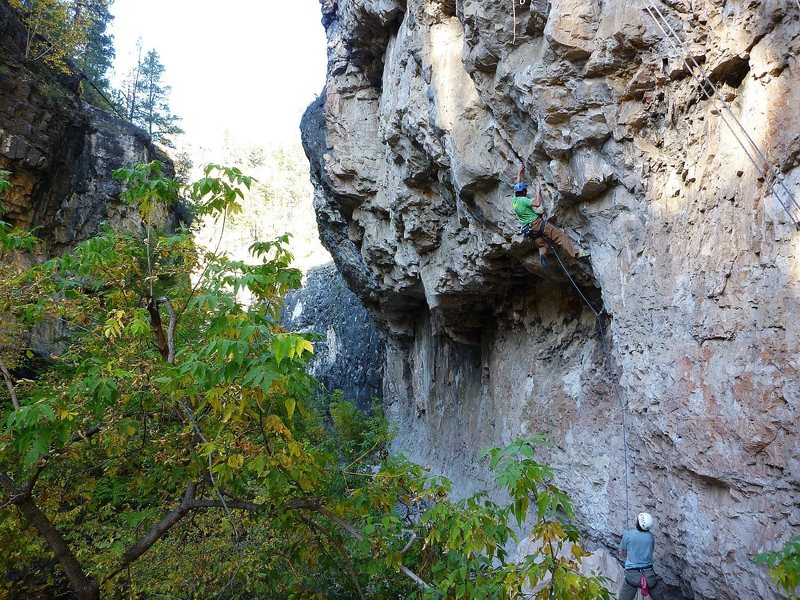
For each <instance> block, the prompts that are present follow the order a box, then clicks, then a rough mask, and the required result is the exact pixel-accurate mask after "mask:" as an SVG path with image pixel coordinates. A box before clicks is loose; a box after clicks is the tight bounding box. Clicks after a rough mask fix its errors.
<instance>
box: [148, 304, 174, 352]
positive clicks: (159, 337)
mask: <svg viewBox="0 0 800 600" xmlns="http://www.w3.org/2000/svg"><path fill="white" fill-rule="evenodd" d="M147 312H149V313H150V328H151V329H152V330H153V334H154V335H155V336H156V341H157V342H158V351H159V352H160V353H161V358H163V359H164V360H167V359H168V358H169V342H168V341H167V336H166V335H165V334H164V324H163V323H162V322H161V314H160V313H159V312H158V304H157V303H156V301H155V300H154V299H153V297H152V296H151V297H150V298H148V299H147Z"/></svg>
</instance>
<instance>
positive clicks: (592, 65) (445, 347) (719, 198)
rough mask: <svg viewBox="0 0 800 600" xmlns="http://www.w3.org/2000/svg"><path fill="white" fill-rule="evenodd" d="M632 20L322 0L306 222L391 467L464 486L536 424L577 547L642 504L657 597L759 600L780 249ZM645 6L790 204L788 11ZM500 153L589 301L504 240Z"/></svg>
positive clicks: (781, 513)
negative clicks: (569, 259) (403, 458)
mask: <svg viewBox="0 0 800 600" xmlns="http://www.w3.org/2000/svg"><path fill="white" fill-rule="evenodd" d="M649 5H650V0H644V1H643V2H641V3H631V2H626V1H624V0H608V1H606V2H599V1H597V0H589V1H582V0H551V1H549V2H544V1H541V0H523V1H522V2H519V1H515V2H511V1H510V0H509V1H508V2H486V1H478V0H407V1H402V0H338V1H337V0H322V9H323V23H324V25H325V27H326V29H327V33H328V37H329V69H328V79H327V82H326V86H325V90H324V93H323V94H322V95H321V96H320V98H319V99H318V100H317V101H316V102H315V103H314V104H313V105H312V106H311V107H309V110H308V112H307V113H306V116H305V118H304V124H303V135H304V145H305V147H306V151H307V153H308V154H309V157H310V159H311V162H312V179H313V181H314V184H315V186H316V197H315V208H316V210H317V218H318V222H319V226H320V230H321V236H322V240H323V243H324V244H325V245H326V247H327V248H328V249H329V250H330V251H331V253H332V255H333V256H334V259H335V261H336V264H337V266H338V267H339V269H340V270H341V271H342V273H343V275H344V278H345V280H346V281H347V283H348V285H349V286H350V287H351V288H352V289H353V290H354V291H355V292H356V293H357V294H358V295H359V296H360V298H361V299H362V301H363V302H364V304H365V305H366V306H367V307H368V308H369V310H370V311H371V312H372V314H373V316H374V317H375V318H376V320H377V322H378V323H379V326H380V327H381V329H382V331H383V332H384V333H385V335H386V340H387V349H386V363H385V365H386V367H385V384H384V397H385V401H386V402H387V403H388V406H389V412H390V414H391V415H392V416H393V417H394V418H395V419H396V420H397V422H398V424H399V427H400V437H399V439H398V442H397V444H398V446H399V447H402V448H404V449H405V451H406V452H408V453H409V454H410V455H411V457H412V458H415V459H417V460H420V461H422V462H425V463H427V464H429V465H431V466H432V467H433V468H435V469H437V470H438V471H440V472H442V473H444V474H446V475H449V476H450V477H452V478H453V479H454V480H455V481H456V483H457V484H458V485H459V486H460V490H461V491H462V492H467V491H469V490H470V489H471V488H473V487H475V486H483V485H486V475H485V473H486V471H485V466H484V465H481V464H478V463H477V462H476V459H475V456H476V453H477V452H478V451H480V450H481V449H483V448H484V447H486V446H488V445H496V444H502V443H505V442H508V441H509V440H511V439H513V438H514V437H516V436H518V435H524V434H526V433H532V432H544V433H546V434H547V435H548V436H549V438H550V439H551V441H552V446H551V447H550V448H549V449H548V450H547V451H546V452H545V454H546V458H547V460H549V461H550V463H551V464H552V465H553V466H554V467H555V468H556V470H557V472H558V477H559V482H560V483H561V484H562V485H563V487H565V488H566V489H567V490H568V491H569V492H570V493H571V494H572V495H573V497H574V498H575V500H576V504H577V508H578V511H579V516H580V519H581V522H582V523H583V524H584V526H585V529H586V535H587V537H588V538H589V539H590V540H591V541H592V542H593V543H594V544H596V545H597V546H598V547H599V548H604V547H605V548H610V549H613V548H614V547H615V546H616V543H617V541H618V540H619V536H620V535H621V533H622V531H623V529H624V528H625V527H626V526H627V524H628V523H627V522H628V521H630V520H631V519H632V516H633V515H634V514H635V513H636V512H638V511H639V510H640V509H647V510H649V511H651V512H653V513H654V514H655V515H656V517H657V524H656V528H655V531H656V536H657V545H656V558H657V561H658V564H659V566H660V571H661V573H662V574H663V577H664V579H665V581H666V583H667V584H668V586H669V589H670V593H671V594H672V597H675V598H719V599H738V598H773V597H780V596H779V595H778V594H777V593H776V592H775V591H774V589H773V588H772V586H771V584H770V582H769V578H768V577H767V575H766V573H765V571H764V570H763V569H762V568H760V567H757V566H755V565H753V564H752V562H751V558H752V556H753V555H754V554H756V553H757V552H759V551H761V550H763V549H765V548H774V547H776V546H778V545H780V544H781V543H782V542H784V541H785V540H787V539H788V538H789V537H791V536H792V535H797V534H798V533H800V459H799V458H798V456H800V452H798V449H799V448H798V441H799V440H800V436H799V432H798V429H799V428H800V425H799V424H800V419H799V418H798V417H800V410H799V409H798V401H799V400H800V378H798V377H797V369H798V367H800V339H798V338H799V334H800V325H798V319H797V316H796V315H795V314H794V312H793V311H794V309H795V308H796V307H797V306H798V296H799V295H800V292H799V290H800V267H798V265H799V264H800V233H798V232H796V231H795V228H794V226H793V224H792V223H791V220H790V219H789V218H788V217H787V215H786V213H785V212H784V211H783V209H782V208H781V203H780V199H779V198H776V197H775V196H774V195H773V194H772V192H771V190H770V187H769V186H768V185H767V182H766V181H765V177H764V175H763V172H760V171H759V170H757V169H756V168H755V167H754V166H753V164H752V163H751V162H750V161H749V160H748V158H747V155H746V154H745V153H744V151H743V150H742V148H741V147H740V145H739V144H738V143H737V141H736V139H735V138H734V136H733V135H732V134H731V132H730V130H729V129H728V128H727V127H726V125H725V122H724V121H723V117H726V118H727V120H728V121H729V122H732V119H731V117H730V116H729V115H727V114H726V113H724V112H723V113H722V114H720V111H719V110H718V109H717V108H715V104H714V102H712V101H710V100H708V99H707V98H706V97H705V96H704V95H703V93H702V92H701V89H700V86H699V85H698V83H697V81H696V80H695V79H693V78H692V77H691V76H690V75H689V72H688V69H687V68H686V67H685V66H684V64H683V62H682V61H681V60H680V55H679V53H678V52H677V51H676V49H675V48H673V47H671V46H670V44H669V42H668V41H667V39H666V38H665V37H664V34H663V32H662V31H661V30H660V29H659V27H658V26H657V24H656V21H655V20H654V18H653V15H652V14H651V13H649V12H648V11H647V10H645V7H646V6H649ZM655 6H657V7H658V9H659V10H661V11H663V12H664V14H665V16H666V19H667V21H668V23H669V26H670V27H671V28H673V29H674V30H675V32H676V33H677V35H678V36H679V37H680V39H681V40H682V41H683V42H684V43H685V44H686V48H687V49H688V53H689V54H690V55H691V56H692V57H693V58H695V59H696V60H697V61H698V62H699V63H700V64H702V65H703V68H704V70H705V71H706V73H707V74H708V76H709V78H710V80H711V81H713V82H714V84H715V86H716V91H715V92H712V94H713V97H714V98H715V99H716V100H717V101H720V100H725V101H726V102H729V103H730V104H731V107H732V112H733V113H734V114H735V115H736V116H737V117H738V118H739V119H741V121H742V122H743V123H744V124H745V126H746V127H747V129H748V132H749V135H751V136H752V138H753V140H754V141H755V142H756V143H757V144H758V145H759V146H760V148H762V149H763V151H764V153H765V155H766V156H767V157H768V159H769V161H771V162H772V163H773V164H774V165H775V167H776V169H777V171H778V172H779V173H780V177H781V178H782V179H783V180H784V181H785V185H786V187H787V188H788V189H789V190H790V192H791V193H792V194H793V195H794V196H795V197H796V198H797V197H798V182H800V168H798V159H800V126H799V125H800V121H799V120H798V116H797V111H796V106H797V105H798V102H800V81H799V78H798V74H799V73H798V62H797V56H798V50H800V25H798V23H800V14H798V13H799V12H800V11H799V9H798V7H797V6H796V5H795V4H793V3H791V2H783V1H778V0H749V1H747V2H741V1H738V0H735V1H728V2H724V3H723V2H718V1H716V0H696V1H694V2H691V3H690V2H688V1H685V0H669V1H667V2H666V3H659V4H656V5H655ZM740 137H741V134H740ZM518 161H522V162H524V164H525V166H526V171H527V173H528V174H529V175H530V176H531V177H535V178H536V179H537V180H538V181H539V182H540V183H541V185H542V188H543V191H544V194H545V197H546V203H547V205H548V209H549V214H550V216H551V218H553V219H554V220H555V221H556V222H557V223H558V224H559V225H560V226H562V227H563V228H564V229H566V230H568V231H570V232H573V233H574V235H575V237H576V239H577V240H578V241H579V242H580V243H581V245H582V246H584V247H586V248H588V249H589V250H591V252H592V260H591V267H592V273H591V274H587V273H585V272H581V271H580V270H579V269H578V267H576V266H575V265H572V264H569V263H568V264H567V267H568V268H569V269H570V271H571V272H573V273H574V275H575V276H576V277H577V279H578V282H579V283H580V285H581V287H582V289H583V292H584V293H585V294H586V296H587V300H588V301H589V302H591V303H593V306H594V310H590V309H589V308H588V307H587V304H586V303H584V302H583V300H582V299H581V298H580V297H579V296H578V294H577V293H576V292H575V289H574V288H573V287H572V285H571V284H570V283H569V281H567V280H566V278H565V277H564V276H563V274H562V273H561V271H560V270H559V268H558V266H551V267H550V268H549V269H542V268H541V267H540V266H539V265H538V262H537V261H535V260H534V256H535V251H534V250H533V248H532V247H531V245H530V243H529V242H526V241H525V240H524V239H523V238H522V237H521V236H520V235H519V234H518V231H517V224H516V223H515V218H514V216H513V214H512V213H511V212H510V207H509V202H508V199H507V197H508V196H509V193H510V188H511V185H512V184H513V182H514V177H515V173H516V168H515V164H516V163H517V162H518ZM786 200H787V198H785V197H784V198H783V201H784V202H785V201H786ZM794 218H797V215H795V217H794ZM551 262H552V261H551ZM601 308H602V309H603V310H604V311H605V314H606V315H607V316H608V323H607V327H598V324H597V319H596V317H595V314H594V311H597V312H600V309H601ZM604 320H605V317H604ZM603 332H606V333H605V335H602V334H603ZM604 349H605V351H604ZM621 407H624V408H625V412H624V416H625V423H626V425H627V442H628V444H627V447H628V452H627V457H628V460H627V464H628V470H627V477H626V469H625V464H626V460H625V456H626V452H625V451H624V444H623V427H622V423H623V412H622V409H621ZM626 480H627V490H628V496H629V505H630V506H629V507H628V506H626V501H625V498H626ZM628 512H629V513H630V514H628Z"/></svg>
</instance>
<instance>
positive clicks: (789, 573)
mask: <svg viewBox="0 0 800 600" xmlns="http://www.w3.org/2000/svg"><path fill="white" fill-rule="evenodd" d="M753 561H754V562H755V563H756V564H758V565H766V567H767V568H768V569H769V575H770V577H772V580H773V581H774V582H775V584H776V585H777V586H778V588H780V590H781V591H782V592H783V593H785V594H786V596H787V598H788V599H789V600H797V599H798V598H800V596H798V594H797V590H798V587H799V586H800V535H797V536H795V537H793V538H792V539H791V540H789V541H788V542H786V545H784V547H783V548H781V549H780V550H778V551H776V552H762V553H761V554H759V555H758V556H756V557H755V558H754V559H753Z"/></svg>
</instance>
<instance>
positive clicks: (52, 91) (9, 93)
mask: <svg viewBox="0 0 800 600" xmlns="http://www.w3.org/2000/svg"><path fill="white" fill-rule="evenodd" d="M24 48H25V32H24V30H23V28H22V25H21V24H20V22H19V20H18V19H17V16H16V13H14V11H13V10H12V9H11V8H10V7H9V6H8V3H7V2H6V1H5V0H0V169H5V170H8V171H11V173H12V174H11V182H12V184H13V187H12V188H11V189H10V190H8V191H7V192H6V194H5V198H4V203H5V206H6V209H7V210H8V214H7V215H6V217H5V219H6V220H7V221H10V222H11V223H12V224H14V225H18V226H23V227H27V228H30V229H34V228H35V229H36V232H37V236H39V237H40V238H41V239H42V240H43V242H44V244H43V247H42V248H41V251H42V252H43V254H44V255H47V256H52V255H55V254H58V253H59V252H62V251H63V250H65V249H67V248H70V247H72V246H74V245H75V244H76V243H78V242H80V241H82V240H85V239H88V238H89V237H91V236H92V235H93V234H94V233H96V232H97V230H98V227H99V226H100V224H101V223H103V222H105V223H108V224H110V225H116V226H122V227H138V226H139V218H138V215H137V214H136V212H137V211H136V210H135V209H133V208H132V207H128V206H126V205H124V204H123V203H121V202H120V201H119V192H120V189H121V188H120V186H119V184H118V183H117V182H116V181H115V180H114V178H113V175H112V171H113V170H114V169H118V168H121V167H128V166H132V165H133V164H135V163H138V162H148V161H151V160H155V159H158V160H161V161H162V162H165V164H166V165H167V170H168V171H169V170H170V169H171V161H170V160H169V158H168V157H167V156H166V155H165V154H164V153H163V152H160V151H159V150H158V149H157V148H156V147H155V146H154V145H153V143H152V142H151V141H150V139H149V137H148V136H147V134H146V133H145V132H144V131H142V130H141V129H139V128H138V127H134V126H133V125H130V124H129V123H127V122H126V121H124V120H122V119H119V118H117V117H115V116H113V115H111V114H109V113H106V112H103V111H101V110H98V109H96V108H94V107H92V106H90V105H88V104H86V103H82V102H81V101H80V98H79V93H78V91H79V86H80V85H81V82H80V78H79V77H77V76H70V75H64V74H62V73H56V72H53V71H52V70H51V69H49V68H47V67H46V66H45V65H43V64H41V63H32V62H30V61H27V60H26V59H25V58H24ZM173 218H179V217H178V215H177V214H175V215H173Z"/></svg>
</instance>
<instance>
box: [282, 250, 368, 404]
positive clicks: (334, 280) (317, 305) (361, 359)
mask: <svg viewBox="0 0 800 600" xmlns="http://www.w3.org/2000/svg"><path fill="white" fill-rule="evenodd" d="M281 324H283V325H284V326H286V327H287V328H289V329H291V330H293V331H310V332H313V333H318V334H320V335H322V336H324V339H322V340H321V341H319V342H316V343H315V344H314V358H313V359H312V361H311V364H310V365H309V367H310V368H309V372H310V373H311V374H312V375H314V377H316V378H317V379H318V380H319V381H320V382H321V383H322V384H323V385H324V386H325V387H326V388H327V389H328V390H330V391H333V390H337V389H339V390H342V392H344V396H345V398H347V399H348V400H351V401H353V402H355V403H356V404H358V406H359V407H360V408H361V409H362V410H370V408H371V404H372V400H373V399H374V398H378V397H380V396H381V394H382V393H383V389H382V386H383V343H382V342H381V339H380V337H379V336H378V331H377V329H376V328H375V324H374V323H373V321H372V319H371V318H370V316H369V314H368V313H367V311H366V310H365V309H364V307H363V306H361V302H360V301H359V300H358V298H357V297H356V296H355V294H353V292H351V291H350V290H349V289H347V288H346V287H345V285H344V281H342V276H341V275H340V274H339V272H338V271H337V270H336V267H335V266H334V265H332V264H330V265H325V266H322V267H316V268H314V269H311V271H309V273H308V275H307V282H306V284H305V285H304V286H303V288H302V289H300V290H295V291H293V292H290V293H289V294H288V295H287V297H286V305H285V309H284V311H283V315H282V317H281Z"/></svg>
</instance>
